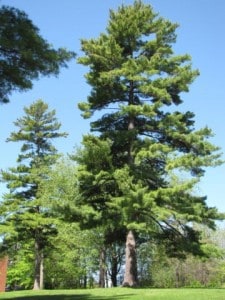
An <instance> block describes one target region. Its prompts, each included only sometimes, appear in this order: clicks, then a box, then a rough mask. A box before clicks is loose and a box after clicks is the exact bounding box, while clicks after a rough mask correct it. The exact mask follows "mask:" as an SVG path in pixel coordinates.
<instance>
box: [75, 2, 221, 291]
mask: <svg viewBox="0 0 225 300" xmlns="http://www.w3.org/2000/svg"><path fill="white" fill-rule="evenodd" d="M177 27H178V25H177V24H173V23H171V22H170V21H168V20H166V19H164V18H161V17H159V16H158V15H157V14H156V13H154V11H153V9H152V7H151V6H150V5H145V4H143V3H142V2H141V1H134V4H133V5H129V6H124V5H122V6H121V7H119V8H118V10H117V11H110V18H109V23H108V26H107V28H106V33H103V34H100V36H99V37H98V38H96V39H90V40H82V41H81V44H82V50H83V52H84V54H85V55H84V56H83V57H80V58H79V63H81V64H83V65H85V66H88V67H89V72H88V73H87V74H86V79H87V81H88V83H89V84H90V85H91V87H92V91H91V94H90V95H89V96H88V98H87V101H86V102H82V103H80V104H79V108H80V109H81V110H82V111H83V116H84V117H85V118H88V117H90V116H93V115H94V113H95V112H97V111H100V112H101V113H100V115H99V114H98V119H97V120H96V121H93V122H92V123H91V129H92V131H93V132H98V135H99V139H101V140H106V139H109V140H110V141H111V148H110V149H111V151H110V155H111V157H112V162H113V166H112V167H111V170H112V169H113V173H112V176H111V178H110V181H111V179H112V178H113V179H114V181H115V183H116V184H115V185H114V186H116V187H115V189H116V192H115V191H114V192H113V193H112V192H111V190H110V189H109V193H110V194H111V196H106V197H105V199H104V197H101V201H100V202H98V200H99V197H98V192H99V190H98V188H96V201H97V202H95V201H94V196H93V197H92V199H93V201H92V202H90V198H88V197H85V195H87V193H88V189H89V191H90V192H92V193H95V188H94V187H96V186H97V184H99V182H100V181H98V182H96V180H93V181H91V180H90V178H91V177H90V174H86V175H87V176H86V183H87V184H84V182H85V172H83V175H84V176H83V178H82V184H81V185H80V189H81V190H80V192H81V195H82V193H83V196H84V197H83V203H84V204H86V205H87V204H88V205H89V206H91V208H92V209H94V210H97V211H99V210H102V209H104V211H103V212H102V215H104V218H103V222H104V220H105V219H107V215H108V218H109V219H110V217H111V209H109V208H110V207H113V208H114V209H117V212H118V215H120V216H121V219H120V223H119V224H121V223H122V224H123V225H124V226H125V227H126V229H127V242H126V267H125V276H124V283H123V284H124V285H128V286H134V285H136V284H137V258H136V248H135V237H136V236H137V235H138V233H140V232H146V231H147V232H149V233H151V235H152V237H154V238H156V239H158V240H161V239H163V240H165V241H166V244H167V251H168V254H174V255H175V254H179V255H184V253H185V252H186V251H192V252H194V253H197V252H198V253H199V250H200V249H199V246H200V243H199V238H198V232H196V231H195V230H194V229H193V226H192V223H193V222H198V223H203V224H206V225H208V226H210V227H212V228H213V227H214V226H215V223H214V220H216V219H220V218H222V215H221V214H219V213H218V211H217V209H216V208H210V207H208V206H207V203H206V197H201V196H196V195H194V194H193V189H194V187H195V185H196V183H198V182H199V180H200V178H201V177H202V176H203V174H204V168H205V167H209V166H216V165H218V164H220V163H221V162H220V159H219V158H220V154H219V153H218V150H219V149H218V148H217V147H215V146H214V145H213V144H211V143H210V142H209V141H208V138H210V137H211V136H212V132H211V130H210V129H209V128H207V127H206V128H203V129H200V130H195V128H194V119H193V118H194V114H193V113H191V112H189V111H187V112H184V113H183V112H180V111H177V110H176V107H178V105H181V104H182V98H181V96H182V95H183V93H184V92H188V91H189V85H190V84H191V83H192V82H193V81H194V79H195V78H196V76H197V75H198V73H199V72H198V71H197V70H193V69H192V66H191V58H190V56H189V55H186V54H185V55H175V54H174V52H173V49H172V45H173V43H175V42H176V33H175V31H176V28H177ZM83 168H84V170H85V165H83ZM86 168H88V165H87V167H86ZM93 172H94V171H93ZM101 175H103V174H102V172H101V171H100V172H99V176H98V175H97V174H95V178H100V179H101ZM104 184H105V186H107V178H106V177H105V178H104V180H101V185H102V186H103V185H104ZM109 199H110V202H109ZM112 222H113V220H112Z"/></svg>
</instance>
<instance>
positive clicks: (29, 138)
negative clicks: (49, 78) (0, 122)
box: [0, 100, 67, 289]
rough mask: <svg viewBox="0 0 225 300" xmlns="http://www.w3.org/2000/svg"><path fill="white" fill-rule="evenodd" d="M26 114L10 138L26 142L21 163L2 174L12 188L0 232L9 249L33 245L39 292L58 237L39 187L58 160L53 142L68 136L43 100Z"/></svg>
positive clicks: (4, 205)
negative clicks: (51, 245) (47, 256)
mask: <svg viewBox="0 0 225 300" xmlns="http://www.w3.org/2000/svg"><path fill="white" fill-rule="evenodd" d="M24 111H25V116H23V117H22V118H19V119H17V121H16V122H15V126H16V127H17V128H18V130H17V131H16V132H12V133H11V135H10V137H9V139H8V141H11V142H22V143H23V144H22V147H21V152H20V154H19V156H18V159H17V163H18V164H17V166H16V167H13V168H10V169H9V170H6V171H2V172H1V177H2V178H1V179H2V181H3V182H5V183H7V187H8V189H9V192H8V193H7V194H5V196H4V199H3V201H2V202H1V205H0V211H1V232H2V233H3V237H4V245H5V246H6V247H8V248H10V246H11V245H14V244H15V243H23V242H26V243H27V242H28V241H30V242H31V243H33V247H34V257H35V261H34V264H35V270H34V289H40V288H42V287H43V257H44V249H45V247H46V246H47V245H48V243H49V240H50V237H51V236H52V235H55V234H56V226H55V225H54V224H55V222H54V220H53V219H52V218H51V217H50V216H49V210H48V209H47V208H46V207H45V204H44V203H43V201H42V200H43V199H42V195H41V193H40V189H39V185H40V183H41V182H42V180H46V179H47V176H46V174H47V172H48V169H49V168H50V167H51V165H53V164H54V163H55V162H56V160H57V158H58V154H57V150H56V148H55V147H54V146H53V144H52V140H53V139H56V138H60V137H66V136H67V134H66V133H64V132H59V129H60V126H61V124H60V123H59V122H58V121H57V118H56V116H55V114H56V113H55V111H54V110H52V111H49V110H48V105H47V104H46V103H44V102H43V101H42V100H37V101H36V102H34V103H33V104H31V105H30V106H29V107H25V108H24Z"/></svg>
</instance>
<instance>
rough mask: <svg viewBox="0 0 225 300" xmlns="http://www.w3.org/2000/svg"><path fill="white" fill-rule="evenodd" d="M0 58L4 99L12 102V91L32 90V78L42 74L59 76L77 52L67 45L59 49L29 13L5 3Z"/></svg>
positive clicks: (1, 96)
mask: <svg viewBox="0 0 225 300" xmlns="http://www.w3.org/2000/svg"><path fill="white" fill-rule="evenodd" d="M0 57H1V60H0V76H1V80H0V102H8V101H9V95H10V94H11V92H12V91H14V90H19V91H24V90H28V89H31V88H32V80H33V79H38V78H39V76H40V75H44V76H48V75H51V74H55V75H57V74H58V73H59V70H60V67H66V63H67V62H68V61H69V60H70V59H71V58H72V57H74V53H73V52H70V51H66V50H65V49H63V48H60V49H58V50H55V49H54V48H53V47H52V46H50V45H49V44H48V42H47V41H45V40H44V39H43V38H42V37H41V35H40V34H39V29H38V28H37V27H36V26H35V25H34V24H33V23H32V21H31V20H30V19H29V18H28V16H27V15H26V13H24V12H23V11H20V10H18V9H16V8H12V7H7V6H2V7H1V8H0Z"/></svg>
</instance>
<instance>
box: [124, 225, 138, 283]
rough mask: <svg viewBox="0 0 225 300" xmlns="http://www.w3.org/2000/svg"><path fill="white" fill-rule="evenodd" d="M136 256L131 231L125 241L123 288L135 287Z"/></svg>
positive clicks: (136, 280)
mask: <svg viewBox="0 0 225 300" xmlns="http://www.w3.org/2000/svg"><path fill="white" fill-rule="evenodd" d="M137 282H138V279H137V254H136V243H135V237H134V233H133V231H131V230H130V231H129V232H128V234H127V240H126V255H125V274H124V280H123V286H128V287H134V286H137Z"/></svg>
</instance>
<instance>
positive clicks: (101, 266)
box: [99, 249, 106, 288]
mask: <svg viewBox="0 0 225 300" xmlns="http://www.w3.org/2000/svg"><path fill="white" fill-rule="evenodd" d="M105 273H106V268H105V249H101V250H100V264H99V287H101V288H104V287H105V279H106V278H105V275H106V274H105Z"/></svg>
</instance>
